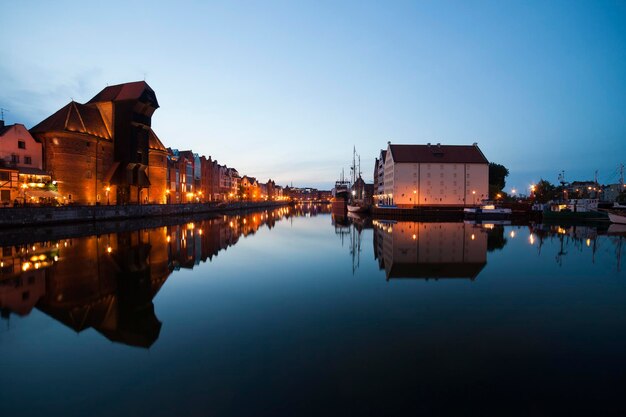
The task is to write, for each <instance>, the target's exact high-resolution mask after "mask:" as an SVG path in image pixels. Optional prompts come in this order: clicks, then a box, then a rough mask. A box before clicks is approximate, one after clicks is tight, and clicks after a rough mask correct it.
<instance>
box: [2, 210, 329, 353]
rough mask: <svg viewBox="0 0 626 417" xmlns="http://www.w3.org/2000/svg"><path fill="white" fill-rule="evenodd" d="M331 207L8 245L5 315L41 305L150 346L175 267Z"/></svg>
mask: <svg viewBox="0 0 626 417" xmlns="http://www.w3.org/2000/svg"><path fill="white" fill-rule="evenodd" d="M324 212H328V207H327V206H321V205H310V204H309V205H298V206H295V207H283V208H278V209H275V210H268V211H260V212H254V213H249V214H236V215H224V216H219V217H215V218H210V219H206V220H202V221H199V222H188V223H184V224H180V225H174V226H163V227H160V228H155V229H143V230H135V231H129V232H120V233H111V234H106V235H100V236H87V237H79V238H71V239H62V240H58V241H48V242H37V243H29V244H28V245H15V246H5V247H2V249H1V250H2V252H1V254H2V258H1V260H0V308H1V311H2V318H3V319H5V320H10V317H11V314H17V315H19V316H26V315H28V314H29V313H30V312H31V311H32V309H33V308H37V309H38V310H40V311H42V312H44V313H45V314H47V315H49V316H50V317H52V318H54V319H55V320H57V321H58V322H60V323H63V324H64V325H66V326H67V327H69V328H71V329H73V330H74V331H76V332H81V331H83V330H85V329H88V328H93V329H95V330H96V331H98V332H99V333H101V334H102V335H103V336H105V337H106V338H107V339H109V340H111V341H114V342H120V343H123V344H127V345H131V346H138V347H145V348H147V347H150V346H151V345H152V344H153V343H154V342H155V341H156V340H157V339H158V337H159V333H160V329H161V322H160V321H159V319H158V318H157V317H156V315H155V312H154V305H153V302H152V300H153V298H154V297H155V295H156V294H157V293H158V292H159V290H160V288H161V287H162V286H163V284H164V283H165V281H166V280H167V278H168V277H169V275H170V274H171V273H172V271H175V270H178V269H180V268H193V267H194V266H196V265H198V264H200V263H201V262H206V261H207V260H209V261H210V260H211V259H212V258H213V257H214V256H216V255H217V254H218V253H219V252H220V251H222V250H224V249H226V248H228V247H229V246H232V245H235V244H236V243H237V241H238V240H239V238H240V237H241V236H244V237H245V236H248V235H252V234H254V233H256V232H257V231H258V230H259V229H260V228H261V227H267V228H269V229H271V228H273V227H274V225H275V223H276V222H277V221H280V220H284V219H289V218H291V217H293V216H314V215H317V214H319V213H324Z"/></svg>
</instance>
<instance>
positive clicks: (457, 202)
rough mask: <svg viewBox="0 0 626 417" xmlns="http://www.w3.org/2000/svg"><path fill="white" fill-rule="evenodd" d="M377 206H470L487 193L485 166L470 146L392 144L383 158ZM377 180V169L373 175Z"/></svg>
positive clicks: (485, 160) (482, 157)
mask: <svg viewBox="0 0 626 417" xmlns="http://www.w3.org/2000/svg"><path fill="white" fill-rule="evenodd" d="M384 160H385V164H384V174H383V176H384V192H383V194H382V196H381V194H380V192H379V194H378V196H379V200H380V202H381V203H392V204H396V205H398V206H406V207H414V206H464V205H474V204H478V203H480V202H481V200H483V199H486V198H487V197H488V194H489V163H488V161H487V159H486V158H485V156H484V155H483V153H482V152H481V151H480V149H479V148H478V145H477V144H474V145H473V146H446V145H441V144H436V145H431V144H427V145H393V144H391V143H390V144H389V145H388V147H387V152H386V153H385V156H384ZM376 175H377V176H378V177H379V178H380V170H378V171H377V172H376Z"/></svg>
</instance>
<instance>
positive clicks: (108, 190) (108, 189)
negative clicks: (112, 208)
mask: <svg viewBox="0 0 626 417" xmlns="http://www.w3.org/2000/svg"><path fill="white" fill-rule="evenodd" d="M105 191H106V192H107V206H108V205H110V204H111V202H110V200H109V192H110V191H111V187H110V186H109V185H107V187H106V188H105Z"/></svg>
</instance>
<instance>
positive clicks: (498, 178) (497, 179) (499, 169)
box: [489, 162, 509, 198]
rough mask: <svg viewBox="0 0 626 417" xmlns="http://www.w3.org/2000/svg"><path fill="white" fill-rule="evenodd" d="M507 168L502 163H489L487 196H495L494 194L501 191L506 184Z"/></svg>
mask: <svg viewBox="0 0 626 417" xmlns="http://www.w3.org/2000/svg"><path fill="white" fill-rule="evenodd" d="M508 176H509V170H508V169H507V167H505V166H504V165H500V164H496V163H495V162H490V163H489V197H490V198H495V196H496V194H498V193H500V192H502V190H503V189H504V186H505V185H506V177H508Z"/></svg>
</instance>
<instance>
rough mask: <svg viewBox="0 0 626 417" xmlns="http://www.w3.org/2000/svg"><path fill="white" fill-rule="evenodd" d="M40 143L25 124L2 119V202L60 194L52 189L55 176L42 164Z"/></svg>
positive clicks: (0, 179) (38, 199) (0, 192)
mask: <svg viewBox="0 0 626 417" xmlns="http://www.w3.org/2000/svg"><path fill="white" fill-rule="evenodd" d="M42 159H43V158H42V146H41V142H39V141H37V140H35V139H34V138H33V137H32V136H31V134H30V132H29V131H28V130H27V129H26V127H24V125H22V124H13V125H8V126H5V125H4V121H0V202H1V203H2V205H5V206H6V205H9V204H11V203H12V202H13V201H19V202H24V199H25V198H26V199H27V201H28V202H29V203H38V202H39V201H40V199H44V200H46V199H53V198H55V197H56V196H58V194H57V193H55V192H54V191H53V190H51V188H53V187H51V181H52V177H51V176H50V174H48V173H47V172H45V171H44V170H43V169H42V167H43V165H42Z"/></svg>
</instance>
